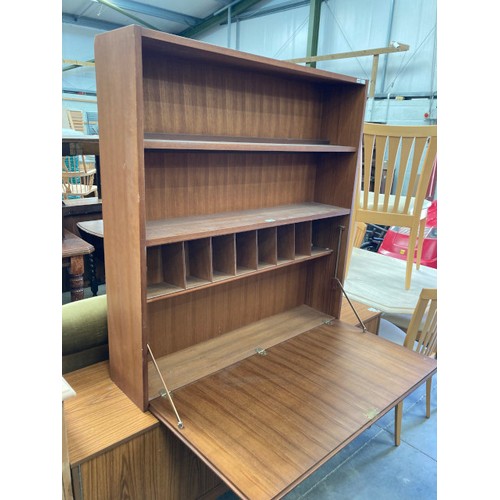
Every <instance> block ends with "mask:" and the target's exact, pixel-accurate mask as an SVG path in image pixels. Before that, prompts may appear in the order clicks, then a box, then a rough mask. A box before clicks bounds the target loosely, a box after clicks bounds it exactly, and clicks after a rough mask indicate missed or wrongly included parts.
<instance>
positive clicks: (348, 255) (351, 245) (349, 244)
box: [344, 219, 356, 278]
mask: <svg viewBox="0 0 500 500" xmlns="http://www.w3.org/2000/svg"><path fill="white" fill-rule="evenodd" d="M355 225H356V221H355V220H354V219H353V221H352V227H351V233H350V234H349V240H348V241H347V252H346V259H345V271H344V276H345V277H346V278H347V275H348V273H349V265H350V264H351V255H352V250H353V248H354V239H355V237H356V227H355Z"/></svg>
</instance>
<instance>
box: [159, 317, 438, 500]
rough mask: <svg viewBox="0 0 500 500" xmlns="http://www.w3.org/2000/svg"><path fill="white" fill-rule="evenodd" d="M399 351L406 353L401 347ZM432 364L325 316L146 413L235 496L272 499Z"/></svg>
mask: <svg viewBox="0 0 500 500" xmlns="http://www.w3.org/2000/svg"><path fill="white" fill-rule="evenodd" d="M406 351H408V352H406ZM435 370H436V362H435V360H429V361H427V360H425V359H424V357H423V356H420V355H415V353H413V352H410V351H409V350H408V349H404V348H403V347H402V346H399V345H396V344H393V343H392V342H389V341H386V340H385V339H381V338H378V337H376V336H375V335H370V334H367V333H362V332H360V330H359V329H358V328H355V327H352V326H349V325H346V324H343V323H340V322H338V321H335V320H334V321H333V325H332V326H326V325H323V326H319V327H316V328H313V329H312V330H310V331H308V332H306V333H303V334H301V335H298V336H296V337H293V338H292V339H290V340H288V341H287V342H283V343H280V344H278V345H276V346H274V347H271V348H269V349H267V355H266V356H259V355H254V356H251V357H249V358H247V359H245V360H244V361H241V362H239V363H236V364H234V365H231V366H229V367H227V368H225V369H223V370H221V371H219V372H217V373H215V374H213V375H210V376H208V377H205V378H203V379H202V380H199V381H198V382H196V383H194V384H190V385H187V386H185V387H182V388H180V389H178V390H175V391H173V398H174V401H175V404H176V407H177V410H178V412H179V414H180V416H181V418H182V420H183V423H184V428H183V429H182V430H179V429H178V428H177V421H176V420H175V417H174V415H173V412H172V410H171V408H170V405H169V403H168V401H166V400H164V399H163V398H157V399H155V400H153V401H152V402H151V411H152V412H153V413H154V414H155V415H157V416H158V418H159V419H160V420H161V421H163V422H164V423H165V424H166V425H167V426H168V427H169V428H170V429H172V431H173V432H174V433H175V434H176V435H177V436H179V438H180V439H181V440H182V441H183V442H185V443H186V444H187V445H188V446H189V447H190V448H192V449H193V450H194V451H195V453H197V454H198V455H199V456H200V458H202V460H204V461H205V462H206V463H207V464H208V465H209V466H210V467H211V468H212V469H213V470H214V471H216V472H217V474H218V475H219V476H220V477H222V478H223V479H224V481H225V482H226V483H227V484H228V485H230V487H231V488H232V489H233V490H234V491H235V492H236V493H237V494H238V495H239V496H240V497H241V498H247V499H252V500H259V499H266V500H267V499H271V498H280V497H281V496H283V495H284V494H285V493H287V492H288V491H290V489H292V488H293V487H294V486H295V485H296V484H297V483H298V482H299V481H300V480H301V479H303V478H304V477H306V476H307V475H309V474H310V473H311V472H312V471H313V470H314V469H316V468H317V467H319V466H320V465H321V464H322V463H324V462H325V461H326V460H328V458H330V457H331V456H332V455H333V454H335V453H336V452H338V451H339V450H340V449H341V448H343V447H344V446H346V445H347V444H348V443H349V442H350V441H351V440H352V439H354V437H356V436H357V435H358V434H359V433H361V432H362V431H363V430H365V429H366V428H368V427H369V426H371V425H372V424H373V423H374V422H375V421H376V420H377V419H378V418H380V417H381V416H382V415H384V414H385V413H386V412H387V411H388V410H389V409H391V408H392V407H394V406H395V404H397V402H399V401H400V400H401V399H402V398H404V397H405V395H407V394H408V393H409V392H411V391H412V390H414V389H415V388H416V387H417V386H418V385H419V384H421V383H422V382H423V381H424V380H425V379H426V378H427V377H428V376H429V375H430V374H432V373H433V372H434V371H435Z"/></svg>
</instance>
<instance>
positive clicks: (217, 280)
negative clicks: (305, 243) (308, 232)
mask: <svg viewBox="0 0 500 500" xmlns="http://www.w3.org/2000/svg"><path fill="white" fill-rule="evenodd" d="M331 253H332V250H330V249H324V248H312V249H311V255H297V256H296V257H295V259H293V260H284V259H281V260H278V262H277V264H274V265H273V264H265V263H259V264H258V269H247V268H242V267H238V268H237V270H236V275H235V276H231V275H229V274H221V273H214V276H213V278H212V281H207V280H204V279H200V278H195V277H192V276H190V277H189V278H188V279H187V280H186V288H181V287H179V286H177V285H174V284H172V283H165V282H162V283H154V284H151V285H148V289H147V301H148V302H155V301H157V300H162V299H165V298H168V297H173V296H177V295H182V294H184V293H186V292H191V291H192V290H193V289H194V288H196V289H202V288H208V287H211V286H216V285H218V284H221V283H227V282H229V281H234V280H238V279H241V278H244V277H247V276H250V275H254V274H260V273H265V272H268V271H273V270H274V269H277V268H281V267H285V266H291V265H294V264H300V263H301V262H305V261H308V260H312V259H318V258H320V257H325V256H327V255H331Z"/></svg>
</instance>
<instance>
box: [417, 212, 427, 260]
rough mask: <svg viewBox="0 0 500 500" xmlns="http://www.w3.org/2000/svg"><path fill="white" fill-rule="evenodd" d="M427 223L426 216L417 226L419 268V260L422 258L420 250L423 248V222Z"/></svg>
mask: <svg viewBox="0 0 500 500" xmlns="http://www.w3.org/2000/svg"><path fill="white" fill-rule="evenodd" d="M426 223H427V217H426V218H425V219H422V220H421V221H420V225H419V227H418V236H417V269H420V262H421V260H422V250H423V248H424V237H425V224H426Z"/></svg>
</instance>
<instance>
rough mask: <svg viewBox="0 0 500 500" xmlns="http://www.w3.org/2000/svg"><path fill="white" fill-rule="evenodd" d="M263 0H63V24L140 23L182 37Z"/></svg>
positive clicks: (105, 26)
mask: <svg viewBox="0 0 500 500" xmlns="http://www.w3.org/2000/svg"><path fill="white" fill-rule="evenodd" d="M259 1H261V0H236V1H234V0H188V1H180V0H140V1H136V0H62V21H63V23H69V24H75V25H78V26H85V27H89V28H94V29H101V30H104V31H108V30H111V29H115V28H119V27H121V26H127V25H129V24H139V25H141V26H145V27H148V28H152V29H156V30H159V31H165V32H167V33H173V34H176V35H182V36H194V35H195V34H197V33H199V32H201V31H203V30H205V29H208V28H211V27H213V26H215V25H217V24H220V23H222V22H225V21H226V20H227V16H228V8H230V9H231V10H230V14H231V15H236V14H241V13H242V12H244V11H245V10H247V9H249V8H250V7H252V6H253V5H254V4H256V3H259Z"/></svg>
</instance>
